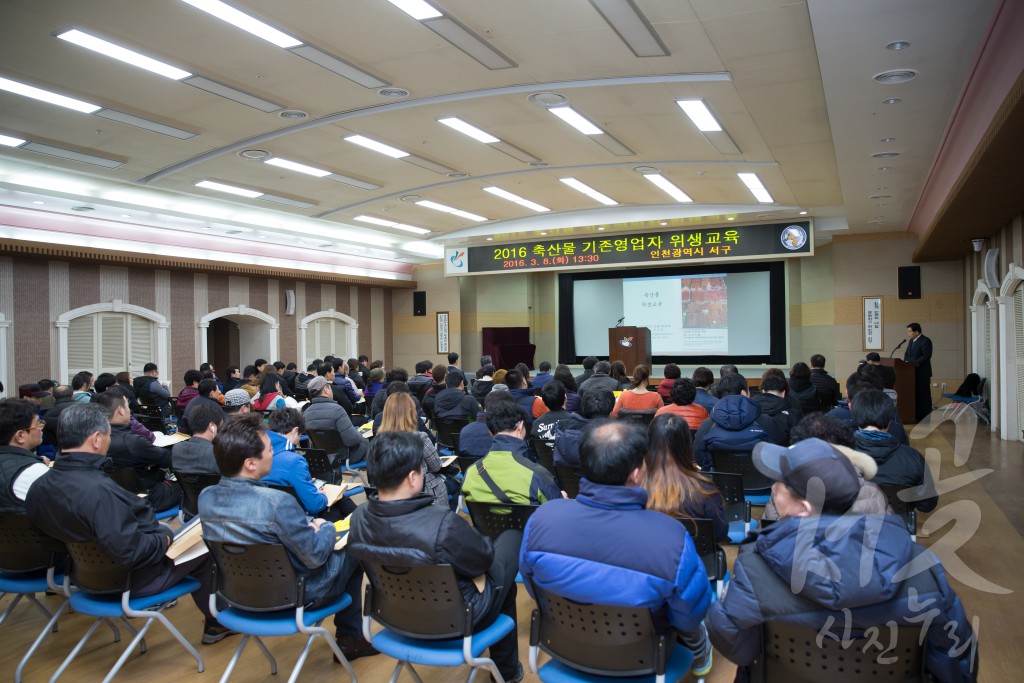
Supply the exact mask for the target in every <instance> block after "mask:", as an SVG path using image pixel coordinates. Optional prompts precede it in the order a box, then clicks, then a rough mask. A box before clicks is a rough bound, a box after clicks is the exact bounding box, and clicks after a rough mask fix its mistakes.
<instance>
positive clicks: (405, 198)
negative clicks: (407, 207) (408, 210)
mask: <svg viewBox="0 0 1024 683" xmlns="http://www.w3.org/2000/svg"><path fill="white" fill-rule="evenodd" d="M421 199H423V197H422V195H418V194H404V195H402V196H401V197H399V198H398V200H399V201H402V202H418V201H419V200H421Z"/></svg>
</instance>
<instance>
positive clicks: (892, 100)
mask: <svg viewBox="0 0 1024 683" xmlns="http://www.w3.org/2000/svg"><path fill="white" fill-rule="evenodd" d="M902 101H903V100H901V99H900V98H898V97H890V98H889V99H887V100H882V104H899V103H900V102H902Z"/></svg>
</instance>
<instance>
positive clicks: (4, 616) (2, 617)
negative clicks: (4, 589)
mask: <svg viewBox="0 0 1024 683" xmlns="http://www.w3.org/2000/svg"><path fill="white" fill-rule="evenodd" d="M4 595H7V593H4ZM23 597H25V593H18V594H17V595H15V596H14V600H12V601H11V604H10V605H8V606H7V609H5V610H4V613H3V614H0V626H2V625H3V623H4V622H5V621H7V617H9V616H10V615H11V612H13V611H14V608H15V607H17V606H18V603H19V602H21V599H22V598H23Z"/></svg>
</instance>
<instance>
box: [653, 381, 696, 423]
mask: <svg viewBox="0 0 1024 683" xmlns="http://www.w3.org/2000/svg"><path fill="white" fill-rule="evenodd" d="M658 390H659V391H661V388H660V387H659V389H658ZM696 398H697V385H696V384H694V383H693V380H692V379H690V378H689V377H680V378H678V379H676V380H673V382H672V388H671V390H670V392H669V399H670V400H671V403H669V404H668V405H665V406H663V407H662V408H659V409H658V412H657V413H655V417H657V416H658V415H665V414H666V413H667V414H669V415H675V416H676V417H681V418H683V419H684V420H686V425H687V426H688V427H689V428H690V431H691V432H696V431H697V430H698V429H700V426H701V425H702V424H703V423H704V420H706V419H708V411H707V410H705V408H704V406H702V405H700V404H698V403H697V402H696Z"/></svg>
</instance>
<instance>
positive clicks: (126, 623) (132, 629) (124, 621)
mask: <svg viewBox="0 0 1024 683" xmlns="http://www.w3.org/2000/svg"><path fill="white" fill-rule="evenodd" d="M119 618H120V619H121V623H122V624H124V627H125V628H126V629H128V632H129V633H131V634H132V637H135V636H137V635H139V632H138V631H137V630H136V629H135V627H134V626H132V625H131V622H129V621H128V620H127V619H125V618H124V617H123V616H122V617H119ZM120 640H121V639H120V638H117V639H116V640H115V641H114V642H115V643H117V642H120ZM146 647H147V645H146V639H145V638H143V639H142V640H141V641H139V654H140V655H144V654H146Z"/></svg>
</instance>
